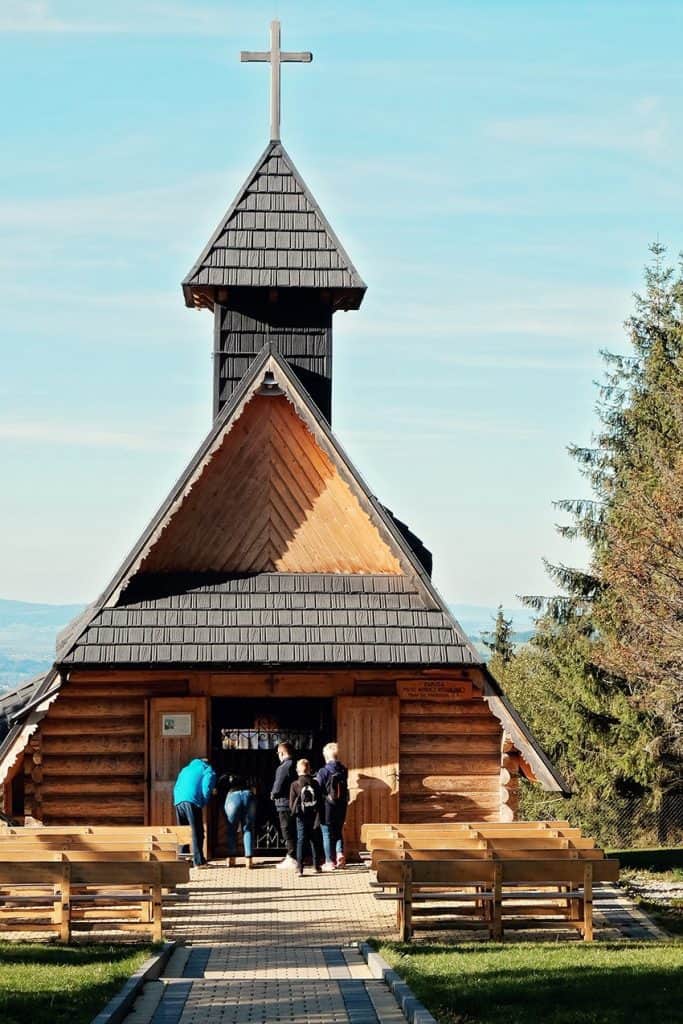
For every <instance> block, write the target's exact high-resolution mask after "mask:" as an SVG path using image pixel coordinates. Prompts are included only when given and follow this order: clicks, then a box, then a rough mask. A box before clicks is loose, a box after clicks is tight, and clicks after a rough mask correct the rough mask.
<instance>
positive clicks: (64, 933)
mask: <svg viewBox="0 0 683 1024" xmlns="http://www.w3.org/2000/svg"><path fill="white" fill-rule="evenodd" d="M59 941H60V942H70V941H71V865H70V864H69V862H68V861H65V862H64V864H63V865H62V891H61V895H60V900H59Z"/></svg>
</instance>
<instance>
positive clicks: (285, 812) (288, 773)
mask: <svg viewBox="0 0 683 1024" xmlns="http://www.w3.org/2000/svg"><path fill="white" fill-rule="evenodd" d="M277 756H278V758H279V759H280V764H279V766H278V769H277V771H276V772H275V779H274V780H273V786H272V789H271V792H270V799H271V800H272V801H273V803H274V804H275V810H276V811H277V816H278V821H279V823H280V832H281V833H282V839H283V842H284V844H285V846H286V848H287V855H286V857H285V859H284V860H282V861H280V863H279V864H278V865H277V866H278V867H279V868H284V870H290V871H293V870H294V869H295V868H296V859H295V856H294V855H295V853H296V844H295V841H294V827H295V826H294V821H293V818H292V814H291V811H290V809H289V791H290V789H291V787H292V783H293V782H294V780H295V779H296V769H295V767H294V751H293V749H292V745H291V743H278V745H277Z"/></svg>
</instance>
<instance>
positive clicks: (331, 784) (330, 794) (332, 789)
mask: <svg viewBox="0 0 683 1024" xmlns="http://www.w3.org/2000/svg"><path fill="white" fill-rule="evenodd" d="M348 792H349V785H348V782H347V781H346V772H344V771H341V772H340V771H337V770H336V769H335V770H334V771H332V772H330V774H329V775H328V776H327V779H326V780H325V799H326V800H327V802H328V803H329V804H333V805H336V804H343V803H346V800H347V797H348Z"/></svg>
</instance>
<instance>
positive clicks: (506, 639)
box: [481, 604, 515, 665]
mask: <svg viewBox="0 0 683 1024" xmlns="http://www.w3.org/2000/svg"><path fill="white" fill-rule="evenodd" d="M481 642H482V643H483V644H484V646H485V647H488V649H489V650H490V652H491V656H492V657H491V660H492V662H493V661H495V662H497V663H500V664H502V665H507V664H508V662H509V661H511V659H512V658H513V657H514V653H515V645H514V642H513V640H512V619H506V618H505V614H504V612H503V606H502V604H499V605H498V611H497V612H496V618H495V621H494V626H493V630H492V631H489V632H486V633H482V634H481Z"/></svg>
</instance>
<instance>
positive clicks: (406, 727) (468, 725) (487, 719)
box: [401, 710, 503, 742]
mask: <svg viewBox="0 0 683 1024" xmlns="http://www.w3.org/2000/svg"><path fill="white" fill-rule="evenodd" d="M428 728H429V732H430V733H432V734H434V735H443V736H446V735H460V734H463V733H466V734H469V735H475V736H497V737H499V738H500V736H501V734H502V731H503V730H502V728H501V725H500V722H499V721H498V719H497V718H494V716H493V715H482V716H481V717H477V716H475V715H467V716H466V717H463V718H460V716H458V715H452V716H451V715H449V716H447V717H444V718H441V719H437V718H434V720H433V721H430V722H429V726H428ZM424 731H425V720H424V716H422V717H421V716H420V715H404V714H403V710H401V736H410V735H411V734H414V733H417V734H419V735H424ZM499 742H500V739H499Z"/></svg>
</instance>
